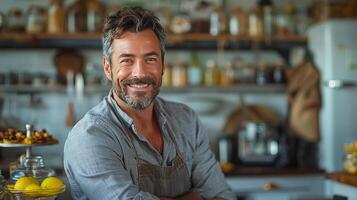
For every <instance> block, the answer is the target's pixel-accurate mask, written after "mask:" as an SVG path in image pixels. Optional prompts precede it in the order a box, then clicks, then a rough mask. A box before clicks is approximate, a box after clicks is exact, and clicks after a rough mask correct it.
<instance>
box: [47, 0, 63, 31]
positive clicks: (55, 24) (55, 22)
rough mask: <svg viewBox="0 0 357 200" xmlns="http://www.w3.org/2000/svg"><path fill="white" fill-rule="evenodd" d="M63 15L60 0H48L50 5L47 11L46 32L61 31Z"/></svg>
mask: <svg viewBox="0 0 357 200" xmlns="http://www.w3.org/2000/svg"><path fill="white" fill-rule="evenodd" d="M64 18H65V15H64V9H63V3H62V0H50V6H49V8H48V11H47V23H46V24H47V25H46V30H47V32H48V33H63V32H64V27H65V26H64V24H65V19H64Z"/></svg>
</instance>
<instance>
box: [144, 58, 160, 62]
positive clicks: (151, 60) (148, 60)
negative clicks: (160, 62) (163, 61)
mask: <svg viewBox="0 0 357 200" xmlns="http://www.w3.org/2000/svg"><path fill="white" fill-rule="evenodd" d="M146 61H147V62H156V61H157V58H147V59H146Z"/></svg>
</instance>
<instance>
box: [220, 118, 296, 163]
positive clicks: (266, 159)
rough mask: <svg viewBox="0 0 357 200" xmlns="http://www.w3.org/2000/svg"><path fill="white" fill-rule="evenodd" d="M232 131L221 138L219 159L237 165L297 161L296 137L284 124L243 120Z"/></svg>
mask: <svg viewBox="0 0 357 200" xmlns="http://www.w3.org/2000/svg"><path fill="white" fill-rule="evenodd" d="M237 126H238V128H237V130H236V132H235V133H233V134H225V135H222V136H220V137H219V138H218V155H219V157H218V159H219V161H220V163H235V164H237V165H238V166H271V167H288V166H291V165H293V164H294V162H295V158H296V156H295V154H296V152H295V148H296V147H295V146H294V143H295V141H296V139H295V138H293V137H291V136H290V135H289V134H287V132H286V130H287V129H286V128H285V127H284V126H282V125H273V124H271V123H267V122H264V121H244V122H242V123H241V124H238V125H237Z"/></svg>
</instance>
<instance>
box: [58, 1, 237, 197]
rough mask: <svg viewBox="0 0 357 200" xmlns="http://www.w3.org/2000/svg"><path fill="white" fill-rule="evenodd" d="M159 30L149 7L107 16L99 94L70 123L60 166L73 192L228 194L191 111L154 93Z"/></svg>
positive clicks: (160, 66) (160, 68)
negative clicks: (108, 84) (103, 86)
mask: <svg viewBox="0 0 357 200" xmlns="http://www.w3.org/2000/svg"><path fill="white" fill-rule="evenodd" d="M164 40H165V33H164V30H163V28H162V27H161V25H160V24H159V22H158V18H156V17H155V16H154V15H153V13H152V12H150V11H147V10H144V9H141V8H123V9H121V10H119V11H118V12H117V13H115V14H113V15H111V16H109V17H107V19H106V22H105V25H104V37H103V59H102V63H103V68H104V72H105V75H106V76H107V78H108V79H109V80H110V81H112V89H111V91H110V93H109V95H108V96H107V97H105V98H104V99H103V101H101V102H100V103H99V104H98V105H97V106H96V107H94V108H93V109H91V110H90V111H89V112H88V113H86V115H85V116H84V117H83V119H81V120H80V121H79V122H78V123H77V124H76V125H75V126H74V127H73V129H72V130H71V132H70V133H69V136H68V138H67V140H66V144H65V149H64V168H65V172H66V174H67V177H68V179H69V182H70V185H71V190H72V196H73V198H74V199H96V200H114V199H234V194H233V193H232V191H231V190H230V189H229V187H228V185H227V184H226V182H225V180H224V177H223V174H222V173H221V171H220V169H219V165H218V163H217V161H216V160H215V157H214V155H213V153H212V152H211V150H210V149H209V143H208V137H207V135H206V132H205V130H204V129H203V127H202V124H201V122H200V121H199V119H198V117H197V115H196V114H195V113H194V111H192V109H190V108H189V107H187V106H185V105H183V104H179V103H173V102H168V101H165V100H163V99H161V98H159V97H157V94H158V93H159V89H160V86H161V80H162V75H163V73H164V55H165V44H164Z"/></svg>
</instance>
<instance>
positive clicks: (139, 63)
mask: <svg viewBox="0 0 357 200" xmlns="http://www.w3.org/2000/svg"><path fill="white" fill-rule="evenodd" d="M145 73H146V68H145V62H144V61H143V60H141V59H137V60H136V62H135V64H134V66H133V71H132V76H137V77H140V76H145Z"/></svg>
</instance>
